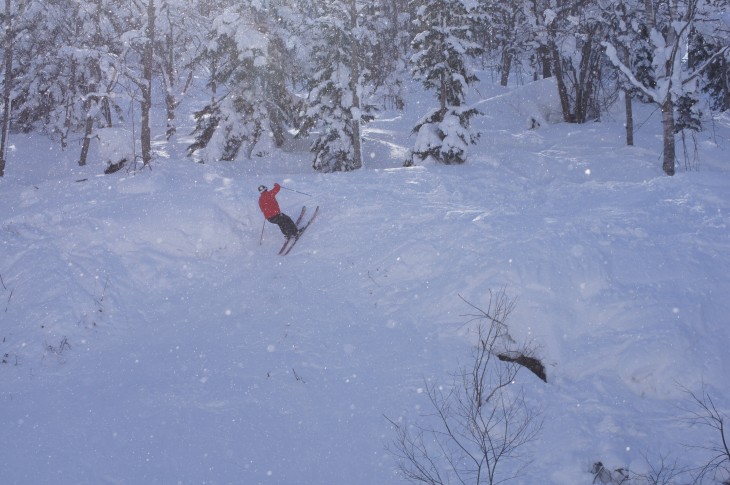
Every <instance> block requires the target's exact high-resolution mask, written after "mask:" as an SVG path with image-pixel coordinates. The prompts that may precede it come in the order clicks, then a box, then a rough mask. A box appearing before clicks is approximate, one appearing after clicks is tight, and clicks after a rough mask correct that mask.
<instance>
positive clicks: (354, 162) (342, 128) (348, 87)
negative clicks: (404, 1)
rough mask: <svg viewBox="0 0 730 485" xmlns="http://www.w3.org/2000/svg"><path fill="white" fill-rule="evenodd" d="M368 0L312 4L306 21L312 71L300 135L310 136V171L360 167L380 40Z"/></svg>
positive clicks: (376, 11)
mask: <svg viewBox="0 0 730 485" xmlns="http://www.w3.org/2000/svg"><path fill="white" fill-rule="evenodd" d="M373 6H374V2H373V0H333V1H329V0H328V1H325V2H319V1H318V0H315V1H314V2H312V4H311V8H310V9H309V11H310V12H311V15H310V16H309V19H308V25H307V27H308V31H309V32H310V35H309V36H308V57H309V63H310V64H311V66H312V72H311V75H310V76H309V79H308V81H307V83H308V86H307V90H308V94H307V106H306V112H305V123H306V124H305V126H304V130H303V131H302V132H303V133H310V132H316V137H315V139H314V142H313V143H312V146H311V150H312V152H313V153H314V161H313V162H312V167H313V168H314V169H315V170H317V171H320V172H344V171H350V170H357V169H359V168H361V167H362V164H363V162H362V148H361V138H362V133H361V129H362V124H363V123H366V122H368V121H370V120H372V117H373V116H372V113H373V110H374V106H373V105H372V104H370V103H369V102H368V99H369V98H370V96H371V94H372V89H373V87H374V84H373V82H372V81H373V78H374V70H373V69H372V67H373V63H372V62H370V61H372V58H371V57H370V58H369V53H372V52H373V49H374V46H377V45H378V44H379V42H380V41H382V40H383V39H379V38H378V35H377V32H376V30H375V29H374V25H375V23H377V21H378V18H379V15H380V11H379V10H378V9H374V8H372V7H373Z"/></svg>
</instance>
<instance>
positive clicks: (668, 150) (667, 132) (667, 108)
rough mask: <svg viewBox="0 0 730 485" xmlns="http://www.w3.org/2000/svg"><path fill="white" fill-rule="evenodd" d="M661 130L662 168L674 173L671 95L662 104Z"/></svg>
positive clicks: (672, 105) (668, 173)
mask: <svg viewBox="0 0 730 485" xmlns="http://www.w3.org/2000/svg"><path fill="white" fill-rule="evenodd" d="M661 108H662V132H663V135H664V157H663V162H662V170H664V173H666V174H667V175H674V160H675V158H676V154H675V146H674V102H673V101H672V97H671V95H669V94H668V95H667V99H666V100H665V101H664V104H662V107H661Z"/></svg>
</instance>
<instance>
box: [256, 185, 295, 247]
mask: <svg viewBox="0 0 730 485" xmlns="http://www.w3.org/2000/svg"><path fill="white" fill-rule="evenodd" d="M279 190H281V185H279V184H278V183H275V184H274V188H273V189H271V190H269V189H268V188H267V187H266V186H265V185H259V192H260V193H261V195H260V196H259V207H260V208H261V212H263V213H264V217H265V218H266V220H267V221H269V222H270V223H272V224H276V225H278V226H279V229H281V232H282V234H284V236H286V237H287V239H288V238H291V237H294V236H296V235H297V234H298V233H299V229H297V225H296V224H295V223H294V221H293V220H292V219H291V217H289V216H288V215H286V214H284V213H283V212H281V209H279V203H278V202H277V201H276V194H278V193H279Z"/></svg>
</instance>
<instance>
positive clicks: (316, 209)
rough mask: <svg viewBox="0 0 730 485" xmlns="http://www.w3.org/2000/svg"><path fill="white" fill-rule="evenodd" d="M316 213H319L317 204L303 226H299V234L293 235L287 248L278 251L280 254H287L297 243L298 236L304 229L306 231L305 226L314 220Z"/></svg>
mask: <svg viewBox="0 0 730 485" xmlns="http://www.w3.org/2000/svg"><path fill="white" fill-rule="evenodd" d="M318 213H319V206H317V207H316V208H315V209H314V214H312V217H310V218H309V220H308V221H307V223H306V224H304V226H302V227H301V228H299V234H297V235H296V237H294V239H293V241H292V243H291V244H290V245H289V247H288V248H286V251H284V252H283V253H280V254H281V255H282V256H286V255H287V254H289V251H291V250H292V248H293V247H294V245H295V244H296V243H297V241H299V238H300V237H302V234H304V231H306V230H307V228H308V227H309V225H310V224H311V223H312V222H313V221H314V218H315V217H317V214H318ZM287 242H288V241H287Z"/></svg>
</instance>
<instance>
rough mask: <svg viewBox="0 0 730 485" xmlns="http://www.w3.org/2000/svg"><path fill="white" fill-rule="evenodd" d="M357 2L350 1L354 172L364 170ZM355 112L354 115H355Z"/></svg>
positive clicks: (354, 0) (355, 0)
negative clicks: (361, 137)
mask: <svg viewBox="0 0 730 485" xmlns="http://www.w3.org/2000/svg"><path fill="white" fill-rule="evenodd" d="M356 3H357V0H350V26H351V34H350V35H352V36H353V37H352V61H351V67H352V69H351V70H350V86H349V88H350V91H351V92H352V109H351V110H350V113H351V116H352V152H353V160H352V167H351V169H352V170H357V169H360V168H362V146H361V140H360V136H361V135H360V122H361V119H360V118H361V116H362V115H361V113H360V95H359V94H358V92H359V89H358V88H359V84H360V48H359V42H360V40H359V39H357V38H356V37H355V32H357V5H356ZM353 112H354V113H353Z"/></svg>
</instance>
